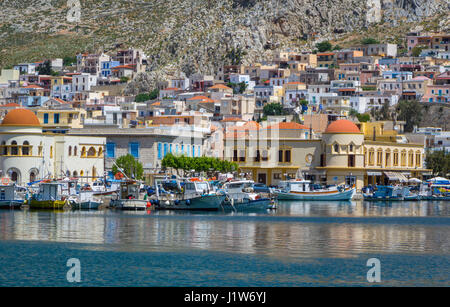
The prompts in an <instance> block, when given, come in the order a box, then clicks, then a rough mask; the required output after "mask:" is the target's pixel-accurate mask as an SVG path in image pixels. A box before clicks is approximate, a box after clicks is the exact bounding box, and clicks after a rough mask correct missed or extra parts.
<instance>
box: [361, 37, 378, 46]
mask: <svg viewBox="0 0 450 307" xmlns="http://www.w3.org/2000/svg"><path fill="white" fill-rule="evenodd" d="M379 43H380V42H379V41H377V40H376V39H375V38H372V37H366V38H364V39H362V40H361V44H363V45H371V44H379Z"/></svg>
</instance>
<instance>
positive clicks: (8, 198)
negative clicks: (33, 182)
mask: <svg viewBox="0 0 450 307" xmlns="http://www.w3.org/2000/svg"><path fill="white" fill-rule="evenodd" d="M24 201H25V199H24V197H22V196H20V195H19V194H18V193H17V188H16V185H15V184H14V183H9V181H8V184H7V185H0V209H20V208H21V207H22V205H23V204H24Z"/></svg>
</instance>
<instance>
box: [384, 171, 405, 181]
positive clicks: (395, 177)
mask: <svg viewBox="0 0 450 307" xmlns="http://www.w3.org/2000/svg"><path fill="white" fill-rule="evenodd" d="M384 174H385V175H386V176H387V177H388V178H389V180H390V181H400V182H408V178H406V177H405V175H403V174H402V173H399V172H384Z"/></svg>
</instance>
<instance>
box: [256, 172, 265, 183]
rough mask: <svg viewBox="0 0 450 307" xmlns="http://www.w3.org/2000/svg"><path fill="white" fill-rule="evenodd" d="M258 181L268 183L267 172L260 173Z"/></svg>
mask: <svg viewBox="0 0 450 307" xmlns="http://www.w3.org/2000/svg"><path fill="white" fill-rule="evenodd" d="M258 183H263V184H267V175H266V174H258Z"/></svg>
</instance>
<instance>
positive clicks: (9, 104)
mask: <svg viewBox="0 0 450 307" xmlns="http://www.w3.org/2000/svg"><path fill="white" fill-rule="evenodd" d="M1 107H2V108H12V107H20V104H17V103H14V102H11V103H7V104H4V105H2V106H1Z"/></svg>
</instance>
